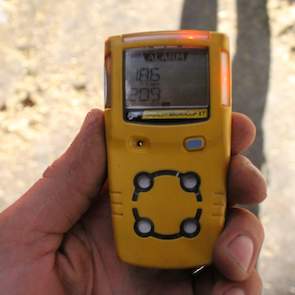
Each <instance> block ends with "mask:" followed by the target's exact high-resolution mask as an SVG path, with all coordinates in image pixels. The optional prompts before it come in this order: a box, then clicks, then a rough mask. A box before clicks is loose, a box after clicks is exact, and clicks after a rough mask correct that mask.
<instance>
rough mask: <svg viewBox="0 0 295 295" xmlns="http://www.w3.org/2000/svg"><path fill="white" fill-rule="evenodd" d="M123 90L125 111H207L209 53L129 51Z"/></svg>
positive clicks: (194, 50) (201, 50) (203, 50)
mask: <svg viewBox="0 0 295 295" xmlns="http://www.w3.org/2000/svg"><path fill="white" fill-rule="evenodd" d="M124 88H125V109H126V110H133V111H134V110H136V109H137V110H139V109H141V110H153V109H158V110H169V109H187V108H190V109H192V108H208V107H209V103H210V102H209V89H210V86H209V56H208V49H207V48H185V47H162V48H132V49H127V50H125V87H124Z"/></svg>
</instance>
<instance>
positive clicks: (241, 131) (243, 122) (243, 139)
mask: <svg viewBox="0 0 295 295" xmlns="http://www.w3.org/2000/svg"><path fill="white" fill-rule="evenodd" d="M255 134H256V128H255V125H254V124H253V122H252V121H251V120H250V119H249V118H248V117H247V116H246V115H243V114H241V113H233V115H232V140H231V150H232V154H233V155H236V154H238V153H240V152H242V151H244V150H246V149H247V148H249V147H250V146H251V144H252V143H253V141H254V139H255Z"/></svg>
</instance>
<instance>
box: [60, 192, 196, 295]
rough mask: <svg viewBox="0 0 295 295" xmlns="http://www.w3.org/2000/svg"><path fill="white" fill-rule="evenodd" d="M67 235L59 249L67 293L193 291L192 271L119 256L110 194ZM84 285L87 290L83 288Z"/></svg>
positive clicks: (139, 294) (61, 269) (173, 292)
mask: <svg viewBox="0 0 295 295" xmlns="http://www.w3.org/2000/svg"><path fill="white" fill-rule="evenodd" d="M102 198H103V200H101V199H100V200H99V202H97V204H96V205H95V206H93V209H91V210H90V211H89V212H88V213H87V214H86V215H85V216H84V217H83V219H82V220H81V221H80V222H79V223H78V224H77V225H76V226H75V227H74V228H73V229H72V230H71V231H70V233H68V234H67V235H66V236H65V240H64V242H63V245H62V248H61V249H59V251H58V252H57V257H58V259H57V261H59V262H60V263H59V265H58V267H59V272H60V273H61V277H62V278H63V282H62V284H64V285H67V284H68V283H67V282H70V286H71V288H70V290H67V291H68V293H66V294H76V293H75V292H77V290H79V289H80V292H77V294H80V293H81V294H87V292H86V290H91V292H90V293H91V294H94V295H98V294H99V295H107V294H128V295H133V294H134V295H135V294H136V295H141V294H153V295H156V294H161V295H164V294H170V295H171V294H184V295H186V294H187V295H190V294H192V286H191V285H192V284H191V281H190V278H191V277H190V273H189V271H161V270H148V269H143V268H139V267H134V266H130V265H128V264H125V263H122V262H121V261H120V260H119V259H118V258H117V256H116V252H115V246H114V241H113V237H112V228H111V216H110V210H109V207H108V200H107V196H104V197H102ZM81 286H83V288H84V290H81Z"/></svg>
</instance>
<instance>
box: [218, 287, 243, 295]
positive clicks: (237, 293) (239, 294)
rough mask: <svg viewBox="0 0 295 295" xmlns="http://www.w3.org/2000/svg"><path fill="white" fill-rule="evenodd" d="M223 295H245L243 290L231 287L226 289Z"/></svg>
mask: <svg viewBox="0 0 295 295" xmlns="http://www.w3.org/2000/svg"><path fill="white" fill-rule="evenodd" d="M223 295H245V292H244V290H242V289H238V288H233V289H230V290H228V291H226V292H225V293H224V294H223Z"/></svg>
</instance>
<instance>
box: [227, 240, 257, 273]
mask: <svg viewBox="0 0 295 295" xmlns="http://www.w3.org/2000/svg"><path fill="white" fill-rule="evenodd" d="M228 249H229V254H230V256H231V258H233V259H234V260H235V262H236V263H237V264H239V265H240V267H241V268H242V269H243V271H245V272H247V271H248V268H249V266H250V264H251V260H252V256H253V252H254V244H253V241H252V240H251V239H250V238H249V237H247V236H244V235H240V236H237V237H236V238H235V239H234V240H233V241H232V242H230V244H229V245H228Z"/></svg>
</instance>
